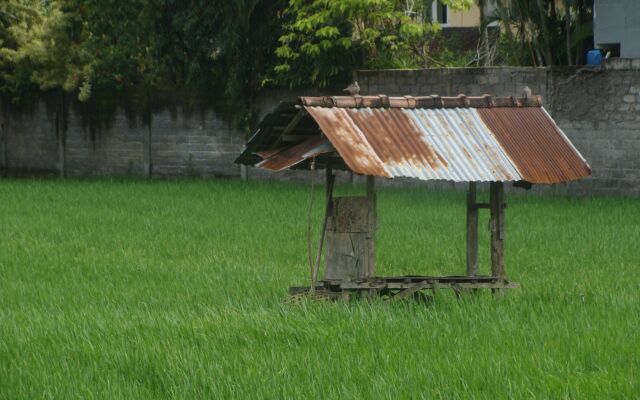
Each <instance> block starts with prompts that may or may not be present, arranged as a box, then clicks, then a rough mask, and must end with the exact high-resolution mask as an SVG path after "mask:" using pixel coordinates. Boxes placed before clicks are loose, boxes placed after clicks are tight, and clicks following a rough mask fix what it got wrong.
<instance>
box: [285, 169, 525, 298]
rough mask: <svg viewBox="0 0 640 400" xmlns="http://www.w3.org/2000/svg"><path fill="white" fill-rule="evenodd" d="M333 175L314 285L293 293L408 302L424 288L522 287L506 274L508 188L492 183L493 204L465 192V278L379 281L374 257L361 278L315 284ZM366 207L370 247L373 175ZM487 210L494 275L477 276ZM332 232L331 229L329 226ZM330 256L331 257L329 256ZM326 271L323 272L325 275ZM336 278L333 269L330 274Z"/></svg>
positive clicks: (329, 177)
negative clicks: (480, 228)
mask: <svg viewBox="0 0 640 400" xmlns="http://www.w3.org/2000/svg"><path fill="white" fill-rule="evenodd" d="M334 180H335V175H334V174H333V171H332V169H331V166H330V165H329V166H327V173H326V201H327V207H326V214H325V218H324V223H323V229H322V233H321V238H320V244H319V248H318V254H317V258H316V265H315V269H314V271H313V274H312V275H313V276H312V286H311V287H292V288H290V289H289V292H290V294H292V295H296V294H300V293H306V292H311V293H312V294H314V295H316V296H322V297H327V298H332V299H348V298H349V297H350V296H351V295H357V296H360V297H363V298H371V297H373V296H379V295H381V296H388V297H389V298H391V299H393V300H399V299H405V298H426V296H425V295H424V294H423V293H422V291H423V290H430V291H431V292H432V295H433V298H435V296H436V293H437V291H438V290H439V289H452V290H453V291H454V292H455V293H456V295H460V294H461V293H463V292H466V291H469V290H475V289H491V290H492V291H494V292H502V291H503V289H513V288H518V287H519V285H518V284H517V283H515V282H510V281H507V280H506V279H505V274H504V209H505V208H506V204H505V202H504V184H503V183H502V182H491V183H490V185H489V203H478V202H477V185H476V183H475V182H470V183H469V188H468V191H467V232H466V233H467V235H466V236H467V240H466V256H467V257H466V262H467V265H466V267H467V268H466V275H465V276H442V277H436V276H411V275H408V276H398V277H376V275H375V256H373V257H372V259H366V263H365V265H366V266H365V267H364V269H363V270H362V271H360V272H359V275H358V278H356V279H351V278H348V277H347V278H344V277H342V276H341V277H340V278H339V279H337V278H332V277H330V276H325V279H324V280H321V281H319V282H317V281H316V277H317V273H318V266H319V261H320V254H321V252H322V243H323V242H324V239H325V235H327V222H329V225H333V224H334V223H335V221H332V217H331V215H332V214H333V212H334V210H333V207H334V198H333V186H334ZM366 182H367V184H366V205H367V208H368V209H367V218H366V219H367V226H368V229H367V231H368V232H369V233H370V235H371V236H372V237H371V238H370V240H371V241H372V243H371V245H372V246H375V231H376V227H377V215H376V193H375V180H374V177H373V176H367V177H366ZM481 208H486V209H489V212H490V218H489V228H490V231H491V275H488V276H487V275H479V274H478V221H479V209H481ZM329 229H331V228H329ZM327 258H329V256H327ZM326 272H327V271H325V275H327V274H326ZM332 273H333V274H335V270H332Z"/></svg>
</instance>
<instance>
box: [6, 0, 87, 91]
mask: <svg viewBox="0 0 640 400" xmlns="http://www.w3.org/2000/svg"><path fill="white" fill-rule="evenodd" d="M0 14H1V15H2V16H3V18H2V20H1V21H0V23H2V30H1V31H0V32H1V33H0V35H1V38H2V39H1V42H0V74H1V75H0V84H1V85H2V86H1V88H2V90H3V91H9V92H18V91H20V90H21V89H22V87H24V86H29V85H31V84H34V85H37V87H39V88H40V89H42V90H47V89H51V88H57V87H59V88H62V89H64V90H67V91H72V90H76V89H79V97H80V99H86V98H88V96H89V95H90V93H91V77H92V74H93V65H92V62H93V59H94V58H93V56H92V55H90V53H89V52H88V51H87V49H86V48H84V47H83V46H82V43H83V41H84V40H85V39H86V36H83V34H82V33H76V32H75V31H74V30H73V29H72V28H73V25H74V20H73V15H72V14H69V13H66V12H65V11H64V10H63V4H62V2H60V1H55V0H54V1H51V2H42V1H38V0H28V1H21V0H7V2H5V3H3V5H2V6H1V8H0Z"/></svg>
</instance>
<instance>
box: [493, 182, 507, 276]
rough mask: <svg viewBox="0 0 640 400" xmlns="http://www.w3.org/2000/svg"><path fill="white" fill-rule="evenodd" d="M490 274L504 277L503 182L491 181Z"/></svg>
mask: <svg viewBox="0 0 640 400" xmlns="http://www.w3.org/2000/svg"><path fill="white" fill-rule="evenodd" d="M489 203H490V204H491V220H490V228H491V275H493V276H496V277H498V278H501V279H502V278H504V184H503V183H502V182H491V184H490V193H489Z"/></svg>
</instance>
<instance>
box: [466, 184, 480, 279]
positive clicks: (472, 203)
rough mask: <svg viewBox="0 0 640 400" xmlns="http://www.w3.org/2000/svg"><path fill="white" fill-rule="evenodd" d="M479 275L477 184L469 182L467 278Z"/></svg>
mask: <svg viewBox="0 0 640 400" xmlns="http://www.w3.org/2000/svg"><path fill="white" fill-rule="evenodd" d="M477 274H478V208H477V204H476V183H475V182H469V190H468V191H467V276H476V275H477Z"/></svg>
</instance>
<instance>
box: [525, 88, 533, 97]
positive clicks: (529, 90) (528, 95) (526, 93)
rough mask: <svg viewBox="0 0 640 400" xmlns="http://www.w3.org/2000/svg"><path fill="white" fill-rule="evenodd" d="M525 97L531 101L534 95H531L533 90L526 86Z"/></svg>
mask: <svg viewBox="0 0 640 400" xmlns="http://www.w3.org/2000/svg"><path fill="white" fill-rule="evenodd" d="M524 97H525V98H526V99H527V100H529V99H531V98H533V95H532V94H531V89H530V88H529V86H525V87H524Z"/></svg>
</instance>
